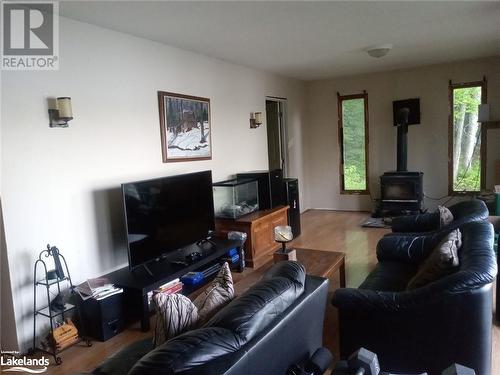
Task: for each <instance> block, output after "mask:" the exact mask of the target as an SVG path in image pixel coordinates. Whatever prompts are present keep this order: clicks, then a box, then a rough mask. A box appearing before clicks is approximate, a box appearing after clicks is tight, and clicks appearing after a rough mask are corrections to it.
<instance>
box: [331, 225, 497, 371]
mask: <svg viewBox="0 0 500 375" xmlns="http://www.w3.org/2000/svg"><path fill="white" fill-rule="evenodd" d="M460 231H461V232H462V241H463V244H462V247H461V248H460V250H459V259H460V266H459V270H458V271H457V272H455V273H453V274H451V275H449V276H446V277H444V278H442V279H440V280H438V281H436V282H434V283H431V284H428V285H426V286H424V287H422V288H418V289H415V290H410V291H407V290H406V285H407V283H408V281H409V280H410V279H411V278H412V277H413V276H414V275H415V273H416V272H417V268H418V265H419V264H420V262H422V260H424V259H425V258H426V257H427V255H429V253H430V251H432V248H433V247H434V246H435V245H436V244H437V243H438V242H439V241H440V239H441V238H442V237H443V236H444V235H446V233H447V231H445V230H441V231H437V232H432V233H430V234H403V235H399V236H398V235H396V234H392V235H390V236H386V237H384V238H382V240H381V241H380V242H379V244H378V248H377V257H378V260H379V263H378V264H377V266H376V268H375V270H374V271H373V272H372V273H371V274H370V275H369V276H368V277H367V278H366V280H365V281H364V282H363V283H362V284H361V286H360V287H359V289H351V288H345V289H338V290H336V291H335V293H334V297H333V301H332V303H333V305H334V306H336V307H337V308H338V309H339V320H340V350H341V357H342V358H344V359H345V358H346V357H347V356H348V355H349V354H350V353H352V352H354V351H355V350H356V349H358V348H359V347H365V348H367V349H368V350H371V351H373V352H375V353H377V355H378V357H379V360H380V363H381V367H382V368H384V369H385V370H386V371H389V372H409V373H413V372H416V373H420V372H424V371H428V372H429V373H430V374H439V373H440V371H442V369H443V368H446V367H447V366H448V365H449V364H450V363H454V362H457V363H460V364H462V365H465V366H468V367H471V368H473V369H475V370H476V373H477V374H478V375H488V374H489V373H490V366H491V330H492V290H491V287H492V282H493V280H494V278H495V276H496V273H497V265H496V260H495V254H494V252H493V228H492V226H491V224H489V223H488V222H486V221H480V222H471V223H467V224H464V225H462V226H461V227H460Z"/></svg>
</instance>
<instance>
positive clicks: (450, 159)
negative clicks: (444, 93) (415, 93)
mask: <svg viewBox="0 0 500 375" xmlns="http://www.w3.org/2000/svg"><path fill="white" fill-rule="evenodd" d="M470 87H481V104H486V100H487V81H486V78H483V80H482V81H473V82H460V83H452V82H451V81H450V82H449V85H448V195H449V196H473V195H477V194H479V193H480V192H481V190H482V189H484V188H485V187H486V153H485V152H486V149H485V147H484V144H483V131H484V126H483V125H482V124H480V125H479V126H480V128H479V131H480V132H481V137H480V139H481V147H480V149H479V155H480V156H479V157H480V163H481V168H480V179H481V183H480V185H479V190H477V191H455V190H453V130H454V123H453V107H454V101H453V91H454V90H455V89H464V88H470Z"/></svg>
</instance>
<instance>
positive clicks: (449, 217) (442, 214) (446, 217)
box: [438, 206, 453, 227]
mask: <svg viewBox="0 0 500 375" xmlns="http://www.w3.org/2000/svg"><path fill="white" fill-rule="evenodd" d="M438 211H439V225H440V226H441V227H444V226H446V225H448V224H451V222H452V221H453V214H452V213H451V211H450V210H449V209H448V208H447V207H445V206H438Z"/></svg>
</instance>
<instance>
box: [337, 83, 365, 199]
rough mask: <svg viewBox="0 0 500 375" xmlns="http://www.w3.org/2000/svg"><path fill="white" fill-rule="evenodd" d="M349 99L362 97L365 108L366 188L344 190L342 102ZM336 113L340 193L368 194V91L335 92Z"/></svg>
mask: <svg viewBox="0 0 500 375" xmlns="http://www.w3.org/2000/svg"><path fill="white" fill-rule="evenodd" d="M351 99H363V100H364V110H365V180H366V189H364V190H346V189H345V181H344V126H343V111H342V103H343V102H344V101H346V100H351ZM337 115H338V142H339V150H340V163H339V179H340V194H346V195H370V176H369V139H370V137H369V116H368V93H367V92H366V91H364V92H362V93H361V94H351V95H340V93H337Z"/></svg>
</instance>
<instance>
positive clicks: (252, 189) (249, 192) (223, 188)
mask: <svg viewBox="0 0 500 375" xmlns="http://www.w3.org/2000/svg"><path fill="white" fill-rule="evenodd" d="M212 186H213V191H214V211H215V217H217V218H222V219H237V218H239V217H241V216H243V215H246V214H249V213H251V212H254V211H257V210H258V209H259V194H258V182H257V180H255V179H252V178H242V179H232V180H227V181H221V182H215V183H214V184H212Z"/></svg>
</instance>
